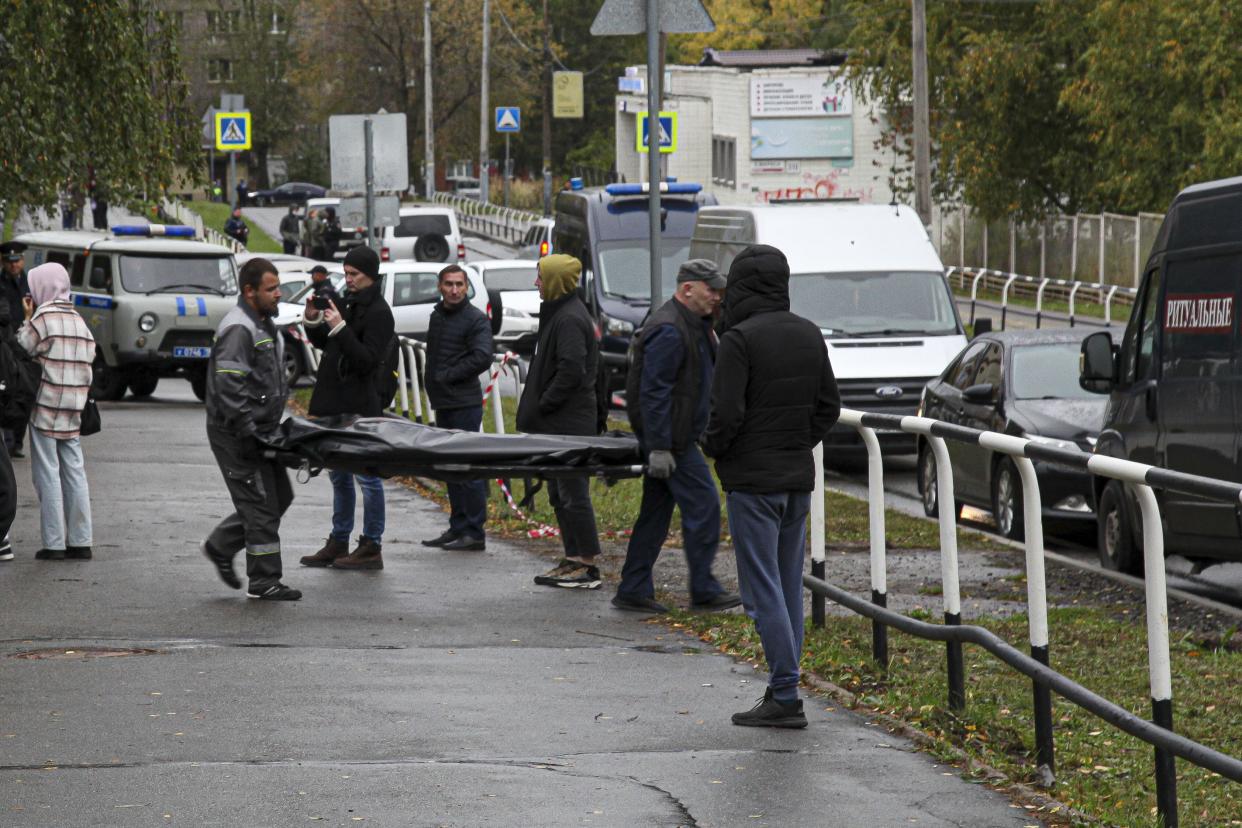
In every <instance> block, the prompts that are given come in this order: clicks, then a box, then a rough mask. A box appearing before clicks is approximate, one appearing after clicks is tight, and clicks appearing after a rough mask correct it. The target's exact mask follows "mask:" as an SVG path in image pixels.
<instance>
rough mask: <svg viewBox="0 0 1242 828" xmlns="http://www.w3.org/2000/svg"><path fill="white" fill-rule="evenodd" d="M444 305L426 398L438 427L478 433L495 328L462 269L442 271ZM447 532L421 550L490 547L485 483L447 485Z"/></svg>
mask: <svg viewBox="0 0 1242 828" xmlns="http://www.w3.org/2000/svg"><path fill="white" fill-rule="evenodd" d="M439 287H440V301H439V302H437V303H436V306H435V309H434V310H432V312H431V322H430V324H429V325H428V327H427V396H428V398H429V399H430V400H431V407H432V408H434V409H435V412H436V425H437V426H439V427H440V428H456V429H460V430H461V431H478V430H479V425H480V424H481V423H482V422H483V394H482V392H481V391H480V390H479V374H481V373H483V372H484V371H486V370H487V369H488V368H489V367H490V366H491V364H492V326H491V321H490V320H489V319H488V318H487V315H486V314H485V313H483V311H481V310H479V309H478V308H476V307H475V306H474V305H472V304H470V299H469V298H468V295H469V291H470V282H469V280H468V279H467V277H466V271H465V270H463V269H462V268H461V266H460V265H455V264H451V265H449V266H448V267H446V268H444V269H443V270H441V271H440V285H439ZM448 496H449V508H450V510H451V513H450V515H449V528H448V531H446V532H445V533H444V534H442V535H440V537H438V538H433V539H431V540H426V541H423V546H439V547H442V548H444V549H450V550H458V551H482V550H483V549H484V548H486V542H485V540H484V537H483V523H484V522H485V521H486V520H487V481H486V480H468V481H466V482H464V483H449V484H448Z"/></svg>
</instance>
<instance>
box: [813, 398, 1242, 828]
mask: <svg viewBox="0 0 1242 828" xmlns="http://www.w3.org/2000/svg"><path fill="white" fill-rule="evenodd" d="M841 423H842V424H844V425H848V426H851V427H853V428H855V429H856V430H857V431H858V432H859V434H860V436H861V437H862V439H863V441H864V443H865V444H866V446H867V451H868V501H869V504H868V505H869V512H870V517H871V582H872V603H874V604H876V605H880V606H883V605H884V603H885V595H884V593H885V590H886V585H885V580H884V579H885V571H884V569H885V567H884V532H883V520H884V491H883V465H882V462H881V456H880V449H879V441H878V440H877V439H876V435H875V431H874V429H877V428H879V429H884V430H893V431H897V430H900V431H904V432H906V433H909V434H917V435H920V436H922V437H923V438H924V439H926V441H927V444H928V446H929V447H930V448H931V450H932V452H933V456H934V458H935V461H936V487H937V488H936V492H937V503H938V504H939V515H940V517H939V529H940V568H941V581H942V585H943V592H944V623H945V625H947V626H960V625H961V594H960V591H959V586H958V571H957V567H958V560H957V508H956V502H955V499H954V486H953V468H952V464H951V462H950V458H949V453H948V449H947V446H946V442H945V441H946V439H952V440H955V441H960V442H965V443H972V442H977V443H978V445H979V446H980V447H982V448H984V449H987V450H989V451H992V452H995V453H997V454H1001V455H1004V456H1006V457H1008V458H1010V459H1011V460H1012V462H1013V463H1014V465H1015V467H1016V468H1017V471H1018V475H1019V477H1020V478H1021V481H1022V517H1023V529H1024V534H1025V543H1024V548H1025V557H1026V574H1027V616H1028V629H1029V637H1030V649H1031V657H1032V659H1033V660H1034V661H1036V662H1038V663H1039V664H1041V665H1043V666H1044V667H1047V666H1048V662H1049V658H1048V648H1049V630H1048V602H1047V590H1046V583H1045V572H1044V534H1043V523H1042V512H1043V509H1042V502H1041V500H1040V493H1039V480H1038V478H1037V476H1036V472H1035V466H1034V464H1033V462H1032V460H1031V458H1035V459H1042V460H1044V461H1045V462H1051V463H1054V464H1059V465H1065V466H1068V467H1071V468H1082V469H1085V470H1087V471H1088V472H1090V473H1092V474H1094V475H1099V476H1102V477H1107V478H1110V479H1114V480H1119V481H1122V482H1123V483H1124V484H1125V485H1126V487H1127V491H1128V492H1130V493H1131V495H1132V496H1133V497H1134V498H1135V500H1136V502H1137V503H1138V506H1139V509H1140V512H1141V516H1142V534H1143V562H1144V568H1145V579H1144V588H1145V598H1146V614H1147V649H1148V672H1149V680H1150V688H1151V691H1150V692H1151V704H1152V721H1153V723H1154V724H1156V725H1157V726H1159V727H1161V728H1163V729H1165V730H1168V731H1170V732H1172V731H1173V686H1172V667H1171V661H1170V656H1169V617H1168V597H1167V589H1166V583H1165V569H1164V535H1163V528H1162V524H1161V520H1160V509H1159V504H1158V502H1157V500H1156V496H1155V494H1154V493H1153V491H1152V486H1156V487H1166V488H1172V489H1175V490H1179V491H1190V492H1201V493H1203V494H1204V496H1207V497H1213V498H1217V499H1221V498H1224V499H1227V500H1233V501H1237V500H1238V499H1240V498H1242V493H1239V492H1238V490H1237V487H1236V485H1235V484H1231V483H1228V482H1226V481H1217V480H1212V479H1209V478H1201V477H1195V476H1193V475H1185V474H1178V473H1174V472H1169V471H1167V470H1164V469H1160V468H1156V467H1152V466H1146V465H1143V464H1141V463H1134V462H1131V461H1128V460H1121V459H1118V458H1114V457H1107V456H1103V455H1093V454H1086V453H1081V452H1074V451H1069V450H1066V449H1058V448H1052V447H1048V446H1044V445H1041V444H1037V443H1033V442H1031V441H1030V440H1026V439H1023V438H1020V437H1015V436H1012V435H1005V434H998V433H995V432H980V431H976V430H974V429H968V428H963V427H961V426H955V425H951V424H947V423H940V422H938V421H936V420H931V419H927V418H924V417H894V416H891V415H881V414H866V413H864V412H861V411H854V410H850V409H844V410H842V412H841ZM820 461H821V455H819V453H818V450H817V455H816V469H817V471H820V474H818V475H817V478H818V480H819V481H820V484H819V487H818V488H817V491H816V494H817V500H818V501H819V502H820V503H821V504H822V502H823V489H822V479H823V477H822V467H821V465H820ZM812 532H813V535H812V546H811V554H812V568H813V571H822V563H821V565H820V567H819V569H818V570H816V569H815V563H814V562H815V561H816V560H818V561H821V562H822V561H823V555H824V551H823V521H822V515H821V517H820V518H819V519H818V520H817V519H816V517H815V515H814V513H812ZM816 577H819V576H818V575H817V576H816ZM856 611H857V610H856ZM873 623H875V624H877V625H879V624H880V622H879V621H875V622H873ZM947 648H948V676H949V707H950V709H952V710H955V711H960V710H962V709H964V707H965V674H964V669H963V664H962V654H961V643H960V641H958V642H953V641H950V642H948V644H947ZM876 652H877V660H879V658H880V656H879V653H880V639H879V637H878V636H877V638H876ZM886 663H887V662H886V661H885V662H882V664H886ZM1053 678H1054V679H1055V678H1056V675H1055V674H1053ZM1049 681H1050V679H1049V678H1048V677H1047V676H1045V677H1044V678H1043V679H1042V683H1041V680H1040V679H1033V685H1034V686H1033V693H1034V702H1035V704H1034V716H1035V740H1036V758H1037V761H1038V764H1039V767H1040V772H1041V776H1042V777H1043V780H1044V781H1045V783H1046V784H1051V783H1052V781H1053V779H1054V776H1053V774H1054V771H1055V761H1054V747H1053V734H1052V698H1051V689H1050V687H1051V684H1049ZM1079 703H1080V704H1081V702H1079ZM1149 741H1150V740H1149ZM1182 755H1185V754H1182ZM1155 771H1156V805H1157V812H1158V814H1159V817H1160V819H1161V820H1162V824H1164V825H1167V826H1175V825H1176V824H1177V777H1176V767H1175V764H1174V755H1173V753H1172V752H1171V750H1170V749H1169V748H1168V747H1156V748H1155Z"/></svg>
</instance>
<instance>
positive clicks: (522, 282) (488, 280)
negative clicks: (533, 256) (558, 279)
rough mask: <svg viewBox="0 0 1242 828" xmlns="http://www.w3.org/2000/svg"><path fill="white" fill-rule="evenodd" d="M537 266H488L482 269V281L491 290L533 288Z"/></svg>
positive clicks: (532, 264)
mask: <svg viewBox="0 0 1242 828" xmlns="http://www.w3.org/2000/svg"><path fill="white" fill-rule="evenodd" d="M536 273H537V268H536V267H535V265H534V263H533V262H532V263H531V265H530V266H529V267H489V268H487V269H486V270H484V271H483V282H484V283H485V284H486V285H487V286H488V287H489V288H491V289H492V290H534V289H535V275H536Z"/></svg>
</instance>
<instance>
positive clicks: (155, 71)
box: [0, 0, 199, 207]
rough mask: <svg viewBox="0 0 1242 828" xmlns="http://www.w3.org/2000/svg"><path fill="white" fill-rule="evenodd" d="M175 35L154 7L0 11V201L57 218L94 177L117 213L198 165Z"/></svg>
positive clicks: (111, 4) (14, 3)
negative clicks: (61, 204)
mask: <svg viewBox="0 0 1242 828" xmlns="http://www.w3.org/2000/svg"><path fill="white" fill-rule="evenodd" d="M175 44H176V32H175V29H174V26H173V24H172V23H171V22H170V21H169V20H168V19H167V17H166V16H165V15H164V14H163V13H162V12H160V11H158V10H157V9H155V8H154V7H153V5H152V3H151V2H150V0H85V2H83V3H81V4H78V3H32V2H20V0H5V2H2V3H0V100H3V101H5V106H6V109H5V128H4V129H2V130H0V199H3V200H4V201H5V202H6V203H8V204H9V205H30V206H37V207H51V206H52V205H54V204H55V203H56V201H57V197H58V195H59V193H60V192H62V191H64V190H66V189H67V188H69V187H84V186H85V182H86V181H87V177H88V175H89V174H90V172H91V171H92V170H93V172H94V175H95V179H96V180H97V181H98V182H100V183H101V184H104V185H105V186H107V187H108V188H109V190H110V192H111V194H112V195H111V197H112V199H113V200H114V201H123V200H127V199H135V198H138V197H139V196H142V195H146V196H148V197H150V196H154V195H156V194H158V193H159V192H160V191H161V190H162V189H163V188H165V187H169V186H171V185H172V184H173V182H174V181H175V179H176V176H177V173H178V170H179V169H186V168H190V167H192V166H193V165H194V164H195V163H196V162H197V159H198V144H199V135H198V127H199V125H198V123H197V119H195V118H194V117H193V116H192V114H191V113H190V112H189V111H188V109H187V108H186V106H185V97H186V86H185V80H184V76H183V74H182V71H181V65H180V61H179V58H178V55H177V50H176V46H175Z"/></svg>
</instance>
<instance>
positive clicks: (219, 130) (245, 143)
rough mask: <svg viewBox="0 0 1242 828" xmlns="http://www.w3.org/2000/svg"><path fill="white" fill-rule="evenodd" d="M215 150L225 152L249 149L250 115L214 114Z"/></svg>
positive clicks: (236, 113)
mask: <svg viewBox="0 0 1242 828" xmlns="http://www.w3.org/2000/svg"><path fill="white" fill-rule="evenodd" d="M216 149H218V150H222V151H225V152H236V151H237V150H248V149H250V113H249V112H217V113H216Z"/></svg>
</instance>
